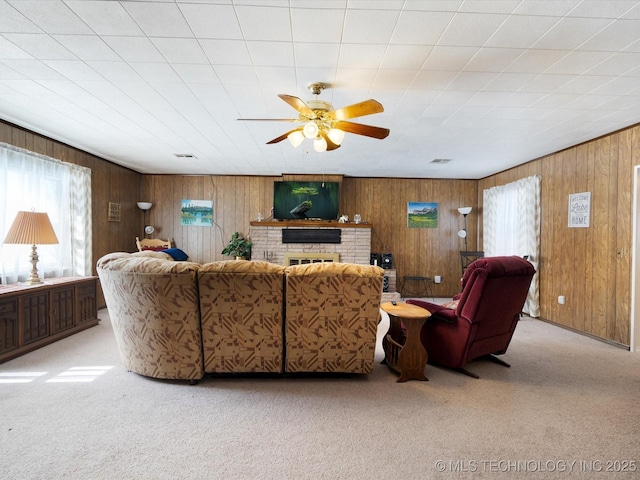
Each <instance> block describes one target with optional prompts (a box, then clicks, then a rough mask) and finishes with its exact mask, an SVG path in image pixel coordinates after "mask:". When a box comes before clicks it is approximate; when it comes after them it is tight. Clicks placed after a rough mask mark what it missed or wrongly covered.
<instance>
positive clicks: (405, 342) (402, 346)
mask: <svg viewBox="0 0 640 480" xmlns="http://www.w3.org/2000/svg"><path fill="white" fill-rule="evenodd" d="M394 303H395V302H393V303H392V302H385V303H383V304H382V305H380V308H382V310H384V311H385V312H387V313H388V314H389V330H388V331H387V334H386V335H385V337H384V338H383V339H382V348H383V349H384V354H385V358H384V360H383V361H382V363H386V364H387V365H389V367H391V368H392V369H393V370H395V371H396V372H398V373H399V374H400V377H399V378H398V380H397V381H398V382H406V381H407V380H422V381H427V380H429V379H428V378H427V377H426V376H425V375H424V369H425V367H426V366H427V351H426V350H425V348H424V345H422V342H421V341H420V330H422V326H423V325H424V322H425V321H426V320H427V318H429V317H430V316H431V313H430V312H429V310H426V309H424V308H422V307H419V306H417V305H412V304H408V303H404V302H397V303H396V304H395V305H394ZM403 324H404V327H405V328H404V331H403V329H402V325H403Z"/></svg>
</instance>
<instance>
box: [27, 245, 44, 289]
mask: <svg viewBox="0 0 640 480" xmlns="http://www.w3.org/2000/svg"><path fill="white" fill-rule="evenodd" d="M29 261H30V262H31V275H29V278H28V279H27V281H26V282H24V285H40V284H42V280H41V279H40V277H39V276H38V269H37V268H36V265H37V264H38V250H37V247H36V246H35V245H31V255H30V256H29Z"/></svg>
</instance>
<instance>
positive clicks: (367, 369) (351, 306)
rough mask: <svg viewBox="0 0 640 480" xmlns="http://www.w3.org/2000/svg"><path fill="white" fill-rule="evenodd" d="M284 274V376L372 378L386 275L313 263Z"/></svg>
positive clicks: (377, 270)
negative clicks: (315, 374)
mask: <svg viewBox="0 0 640 480" xmlns="http://www.w3.org/2000/svg"><path fill="white" fill-rule="evenodd" d="M285 272H286V287H285V303H286V306H285V315H286V318H285V343H286V352H285V371H286V372H343V373H365V374H366V373H371V372H372V371H373V363H374V356H375V347H376V332H377V328H378V320H379V317H380V299H381V296H382V279H383V277H384V270H383V269H382V268H380V267H377V266H371V265H356V264H345V263H315V264H308V265H295V266H291V267H286V268H285Z"/></svg>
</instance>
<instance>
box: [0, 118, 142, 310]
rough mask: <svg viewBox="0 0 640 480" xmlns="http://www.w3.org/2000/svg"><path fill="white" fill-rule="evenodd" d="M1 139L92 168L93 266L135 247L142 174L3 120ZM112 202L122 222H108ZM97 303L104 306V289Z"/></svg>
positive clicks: (140, 229) (131, 250)
mask: <svg viewBox="0 0 640 480" xmlns="http://www.w3.org/2000/svg"><path fill="white" fill-rule="evenodd" d="M0 142H3V143H8V144H10V145H14V146H16V147H20V148H24V149H27V150H30V151H32V152H36V153H40V154H43V155H48V156H49V157H52V158H56V159H58V160H63V161H65V162H69V163H73V164H76V165H81V166H83V167H87V168H90V169H91V171H92V176H91V203H92V206H91V208H92V232H93V235H92V236H93V248H92V257H93V263H94V265H95V262H96V261H97V260H98V259H99V258H100V257H101V256H103V255H105V254H107V253H110V252H117V251H126V252H133V251H135V250H136V242H135V237H136V235H138V236H140V235H142V224H143V217H142V211H141V210H140V209H139V208H138V207H137V205H136V202H138V201H139V200H140V188H141V181H142V175H141V174H139V173H136V172H134V171H132V170H129V169H127V168H124V167H121V166H118V165H115V164H113V163H111V162H108V161H106V160H103V159H101V158H99V157H96V156H95V155H91V154H89V153H87V152H84V151H82V150H79V149H77V148H74V147H71V146H69V145H66V144H64V143H61V142H57V141H55V140H51V139H49V138H47V137H43V136H42V135H39V134H37V133H33V132H30V131H28V130H25V129H23V128H20V127H18V126H15V125H12V124H10V123H7V122H4V121H2V120H0ZM109 202H115V203H119V204H120V205H121V209H122V221H120V222H109V221H108V217H107V212H108V207H109ZM25 207H28V205H27V206H25ZM94 274H95V267H94ZM98 304H99V306H101V307H102V306H104V299H103V297H102V292H100V293H99V300H98Z"/></svg>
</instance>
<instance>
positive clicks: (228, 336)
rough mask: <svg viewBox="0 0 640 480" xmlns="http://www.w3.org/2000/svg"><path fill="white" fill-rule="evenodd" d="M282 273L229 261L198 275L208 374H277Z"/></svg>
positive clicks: (276, 268)
mask: <svg viewBox="0 0 640 480" xmlns="http://www.w3.org/2000/svg"><path fill="white" fill-rule="evenodd" d="M283 271H284V267H282V266H280V265H275V264H273V263H268V262H264V261H246V260H229V261H223V262H213V263H208V264H206V265H203V266H202V267H201V269H200V271H199V272H198V287H199V295H200V313H201V316H202V320H201V323H202V342H203V350H204V368H205V372H207V373H249V372H252V373H280V372H282V355H283V332H282V323H283V320H282V318H283V314H282V308H283V301H284V300H283V291H284V282H283V279H284V275H283Z"/></svg>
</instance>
